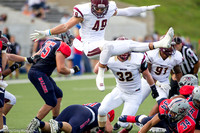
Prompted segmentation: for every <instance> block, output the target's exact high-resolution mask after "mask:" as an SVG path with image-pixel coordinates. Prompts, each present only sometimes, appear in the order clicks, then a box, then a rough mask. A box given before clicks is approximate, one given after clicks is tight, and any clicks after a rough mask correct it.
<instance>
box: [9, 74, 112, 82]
mask: <svg viewBox="0 0 200 133" xmlns="http://www.w3.org/2000/svg"><path fill="white" fill-rule="evenodd" d="M104 77H105V78H114V75H113V74H105V75H104ZM95 78H96V75H94V74H93V75H78V76H70V77H69V76H68V77H53V79H54V80H55V81H71V80H89V79H95ZM6 82H7V83H8V84H25V83H30V81H29V80H28V79H14V80H6Z"/></svg>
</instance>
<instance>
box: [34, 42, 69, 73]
mask: <svg viewBox="0 0 200 133" xmlns="http://www.w3.org/2000/svg"><path fill="white" fill-rule="evenodd" d="M56 52H62V53H63V54H64V55H65V57H68V56H70V54H71V49H70V47H69V46H68V45H67V44H66V43H64V42H62V41H59V40H54V39H48V40H47V41H46V42H45V43H44V44H43V45H42V48H41V49H40V56H41V59H39V60H38V61H37V62H36V64H34V65H33V66H32V67H31V69H34V70H38V71H40V72H44V73H46V74H47V75H48V76H50V75H51V74H52V72H53V71H54V69H55V68H56Z"/></svg>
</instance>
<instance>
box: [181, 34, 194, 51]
mask: <svg viewBox="0 0 200 133" xmlns="http://www.w3.org/2000/svg"><path fill="white" fill-rule="evenodd" d="M183 43H184V46H186V47H188V48H191V49H193V47H192V44H191V41H190V38H189V37H186V38H185V40H184V42H183Z"/></svg>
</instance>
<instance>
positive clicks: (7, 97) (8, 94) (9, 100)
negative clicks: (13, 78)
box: [5, 92, 16, 105]
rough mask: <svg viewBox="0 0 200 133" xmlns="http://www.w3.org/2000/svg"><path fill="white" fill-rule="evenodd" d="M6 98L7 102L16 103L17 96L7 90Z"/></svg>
mask: <svg viewBox="0 0 200 133" xmlns="http://www.w3.org/2000/svg"><path fill="white" fill-rule="evenodd" d="M5 99H7V100H8V102H7V104H10V105H15V104H16V97H15V96H14V95H13V94H11V93H7V92H5Z"/></svg>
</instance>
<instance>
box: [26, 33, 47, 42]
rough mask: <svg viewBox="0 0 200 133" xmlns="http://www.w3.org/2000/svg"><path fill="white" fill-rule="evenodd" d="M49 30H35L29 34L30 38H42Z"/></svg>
mask: <svg viewBox="0 0 200 133" xmlns="http://www.w3.org/2000/svg"><path fill="white" fill-rule="evenodd" d="M49 35H50V33H49V30H45V31H39V30H35V33H32V34H30V38H31V40H34V42H37V41H38V40H39V39H42V38H44V37H45V36H49Z"/></svg>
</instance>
